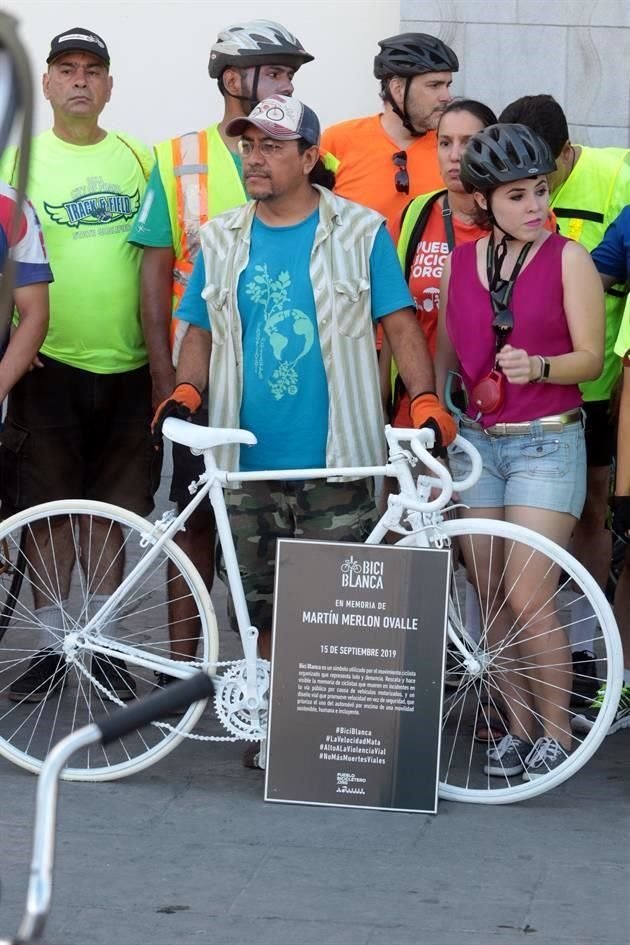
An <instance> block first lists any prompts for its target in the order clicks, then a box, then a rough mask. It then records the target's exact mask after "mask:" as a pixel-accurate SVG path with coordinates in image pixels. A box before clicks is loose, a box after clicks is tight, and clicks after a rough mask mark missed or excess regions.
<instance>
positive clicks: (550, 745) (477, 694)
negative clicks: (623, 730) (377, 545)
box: [402, 518, 623, 804]
mask: <svg viewBox="0 0 630 945" xmlns="http://www.w3.org/2000/svg"><path fill="white" fill-rule="evenodd" d="M423 538H424V543H425V544H426V540H427V539H428V541H429V544H434V543H438V542H441V541H442V540H443V539H444V538H446V539H448V540H450V541H451V544H452V549H453V572H452V576H451V585H450V597H449V605H448V606H449V619H448V624H449V636H451V635H454V636H456V637H457V639H458V640H459V641H460V643H461V644H462V647H463V649H464V651H465V653H464V654H462V653H461V652H460V650H459V649H458V648H457V646H454V645H453V641H450V642H448V657H449V662H450V666H449V670H448V675H447V686H446V687H445V690H444V703H443V713H442V733H441V752H440V797H442V798H444V799H448V800H455V801H466V802H472V803H481V804H506V803H510V802H512V801H520V800H525V799H527V798H530V797H533V796H535V795H537V794H541V793H543V792H544V791H548V790H550V789H551V788H554V787H556V786H557V785H559V784H561V783H562V782H563V781H565V780H566V779H567V778H569V777H571V775H573V774H575V772H576V771H578V770H579V768H581V767H582V765H583V764H585V762H586V761H588V759H589V758H590V757H591V756H592V755H593V753H594V752H595V750H596V749H597V747H598V745H599V744H600V743H601V741H602V740H603V738H604V737H605V735H606V733H607V731H608V728H609V725H610V722H611V721H612V718H613V716H614V713H615V711H616V708H617V704H618V699H619V694H620V691H621V684H622V675H623V658H622V652H621V643H620V640H619V633H618V630H617V625H616V623H615V620H614V617H613V614H612V611H611V608H610V605H609V604H608V601H607V600H606V598H605V596H604V594H603V593H602V591H601V590H600V588H599V587H598V585H597V584H596V582H595V581H594V580H593V578H592V577H591V576H590V574H589V573H588V572H587V571H586V570H585V569H584V568H583V567H582V565H581V564H579V562H578V561H576V560H575V559H574V558H573V557H572V556H571V555H570V554H569V553H568V552H567V551H565V550H564V549H563V548H561V547H559V546H558V545H556V544H555V543H554V542H551V541H549V540H548V539H546V538H544V537H543V536H542V535H539V534H538V533H536V532H533V531H531V530H530V529H527V528H523V527H521V526H517V525H513V524H511V523H508V522H502V521H498V520H492V519H488V520H486V519H472V518H471V519H457V520H454V521H448V522H444V523H442V524H441V525H440V527H439V529H437V530H432V529H429V530H427V531H426V532H424V533H423V536H409V537H408V538H405V539H403V541H402V543H403V544H412V543H414V542H420V543H422V542H423ZM471 586H472V588H474V591H472V592H473V593H474V594H475V595H476V598H477V600H476V604H477V607H476V608H474V609H475V610H477V611H478V621H476V620H472V619H471V608H470V607H469V608H468V611H467V607H466V594H470V593H471ZM475 623H478V626H474V625H473V624H475ZM576 627H577V628H578V629H579V634H580V640H581V646H583V648H584V649H588V650H590V651H592V653H593V654H594V660H593V661H592V669H593V670H594V674H595V677H596V678H592V679H590V680H589V682H590V683H592V684H593V687H594V689H597V688H598V687H604V688H603V690H600V691H603V692H604V695H603V701H602V704H601V708H600V709H599V712H598V713H597V714H596V717H595V718H594V721H593V724H592V727H591V728H590V730H589V731H587V732H583V731H576V730H575V729H574V728H573V726H572V719H573V716H574V714H575V709H572V707H571V701H572V688H573V683H574V679H575V675H574V669H575V667H574V662H573V657H572V651H571V645H570V643H571V639H572V636H573V634H572V629H574V628H576ZM484 730H485V731H484ZM480 733H481V734H483V735H484V740H481V739H480V737H479V736H480ZM507 734H511V735H512V736H516V737H517V738H518V739H519V741H517V742H514V743H513V745H512V748H513V750H512V751H511V752H510V753H509V754H508V753H506V751H507V748H506V743H503V745H502V744H501V743H502V742H503V738H504V736H505V735H507ZM536 749H538V750H537V751H536Z"/></svg>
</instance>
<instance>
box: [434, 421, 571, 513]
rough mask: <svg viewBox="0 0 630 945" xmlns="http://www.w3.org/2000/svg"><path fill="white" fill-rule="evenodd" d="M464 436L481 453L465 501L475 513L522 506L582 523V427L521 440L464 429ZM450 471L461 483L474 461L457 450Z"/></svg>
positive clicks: (522, 437)
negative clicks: (566, 515) (480, 466)
mask: <svg viewBox="0 0 630 945" xmlns="http://www.w3.org/2000/svg"><path fill="white" fill-rule="evenodd" d="M459 433H460V435H461V436H462V437H463V438H464V439H466V440H468V442H469V443H472V445H473V446H475V447H476V448H477V449H478V450H479V452H480V453H481V460H482V463H483V471H482V473H481V476H480V478H479V481H478V482H477V484H476V485H475V486H473V487H472V489H467V490H466V491H465V492H462V493H461V501H462V503H463V504H464V505H469V506H470V507H471V508H473V509H497V508H504V507H505V506H510V505H523V506H528V507H530V508H535V509H548V510H549V511H550V512H568V513H569V515H572V516H573V517H574V518H576V519H579V517H580V515H581V514H582V508H583V506H584V500H585V498H586V446H585V443H584V428H583V425H582V423H572V424H569V425H568V426H566V427H564V429H563V430H562V432H560V433H552V432H548V431H543V430H542V429H541V430H539V431H538V432H532V433H526V434H524V435H523V436H488V434H487V433H484V432H483V431H482V430H477V429H475V428H471V427H467V426H463V425H462V426H460V430H459ZM449 460H450V467H451V473H452V475H453V478H454V479H462V478H464V477H465V476H467V475H468V473H469V472H470V461H469V459H468V457H467V456H465V455H464V454H463V453H462V452H460V451H459V450H451V451H450V452H449Z"/></svg>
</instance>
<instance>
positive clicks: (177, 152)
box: [155, 125, 247, 348]
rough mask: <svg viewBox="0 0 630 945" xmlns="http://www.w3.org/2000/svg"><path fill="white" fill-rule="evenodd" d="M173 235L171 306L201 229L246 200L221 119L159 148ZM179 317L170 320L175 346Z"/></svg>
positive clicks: (184, 282) (186, 273)
mask: <svg viewBox="0 0 630 945" xmlns="http://www.w3.org/2000/svg"><path fill="white" fill-rule="evenodd" d="M155 155H156V160H157V166H158V170H159V173H160V178H161V180H162V186H163V188H164V194H165V196H166V202H167V204H168V213H169V217H170V221H171V233H172V236H173V244H172V245H173V251H174V254H175V261H174V264H173V298H172V312H173V314H174V313H175V312H176V310H177V306H178V305H179V303H180V301H181V299H182V296H183V294H184V291H185V289H186V285H187V284H188V279H189V277H190V273H191V272H192V268H193V264H194V261H195V259H196V256H197V253H198V252H199V230H200V228H201V227H202V226H203V225H204V223H207V222H208V220H211V219H212V218H213V217H216V216H218V214H220V213H224V212H225V211H226V210H233V209H234V208H235V207H239V206H241V205H242V204H244V203H245V202H246V201H247V195H246V193H245V189H244V187H243V183H242V181H241V178H240V176H239V173H238V170H237V167H236V164H235V163H234V159H233V157H232V155H231V154H230V152H229V150H228V148H227V147H226V145H225V143H224V141H223V139H222V138H221V135H220V134H219V129H218V125H211V126H210V128H206V129H205V130H204V131H192V132H189V133H188V134H185V135H182V136H181V137H179V138H171V139H170V140H169V141H163V142H162V144H158V145H157V147H156V149H155ZM177 325H178V323H177V319H175V318H173V321H172V325H171V347H173V348H174V347H175V345H176V340H177V336H178V334H179V332H178V328H177Z"/></svg>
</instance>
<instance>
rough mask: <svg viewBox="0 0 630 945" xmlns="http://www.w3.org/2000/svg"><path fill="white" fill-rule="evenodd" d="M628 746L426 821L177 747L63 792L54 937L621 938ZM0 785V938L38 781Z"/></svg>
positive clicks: (628, 922) (402, 941)
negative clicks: (266, 795)
mask: <svg viewBox="0 0 630 945" xmlns="http://www.w3.org/2000/svg"><path fill="white" fill-rule="evenodd" d="M217 606H218V611H219V614H220V616H221V622H222V624H223V626H225V616H224V596H223V595H222V594H221V595H219V596H218V600H217ZM223 638H224V640H225V641H226V643H227V648H228V649H229V648H230V646H231V645H232V640H231V636H230V635H229V634H228V633H227V631H223ZM211 726H213V722H212V720H211V719H210V717H209V716H208V717H205V718H204V720H202V724H201V730H202V731H203V730H204V729H205V730H208V729H209V728H210V727H211ZM629 747H630V732H622V733H620V734H618V735H615V736H613V737H611V738H609V739H608V740H607V741H606V743H605V744H604V746H603V748H602V749H601V750H600V752H599V753H598V755H597V756H596V758H595V759H594V760H593V761H592V762H591V763H590V764H589V765H588V766H587V768H586V769H585V770H583V771H582V772H580V773H579V774H578V775H577V776H576V777H575V778H573V779H572V780H571V781H570V782H569V783H567V784H565V785H563V786H562V787H561V788H559V789H558V790H556V791H555V792H554V793H552V794H547V795H544V796H543V797H541V798H538V799H535V800H533V801H529V802H526V803H524V804H521V805H518V806H508V807H494V808H493V807H479V806H469V805H458V804H452V803H442V804H441V806H440V809H439V813H438V815H437V816H435V817H433V816H424V815H414V814H392V813H384V812H383V813H382V812H374V811H360V810H349V809H347V810H343V809H333V808H316V807H301V806H288V805H277V804H265V803H264V801H263V799H262V795H263V777H262V773H259V772H253V771H248V770H245V769H243V768H242V767H241V764H240V754H241V748H240V746H239V745H234V744H223V745H221V744H213V745H211V746H208V745H201V744H195V743H184V744H183V745H181V746H180V747H178V748H177V749H176V750H175V751H174V752H173V753H172V754H171V755H170V756H169V757H168V758H166V759H165V760H164V761H162V762H161V763H160V764H159V765H157V766H154V767H153V768H151V769H149V770H148V771H146V772H144V773H141V774H139V775H137V776H136V777H133V778H131V779H128V780H126V781H119V782H115V783H111V784H101V785H98V784H96V785H94V784H64V785H63V786H62V790H61V801H60V815H59V845H58V857H57V867H56V871H55V879H56V885H55V892H54V901H53V909H52V914H51V917H50V920H49V925H48V929H47V934H46V942H47V943H49V945H210V943H215V942H216V943H221V945H245V943H248V942H255V943H256V945H495V943H496V945H519V943H522V942H527V943H529V945H536V943H538V945H623V943H627V942H628V941H630V911H629V907H628V900H629V898H630V897H629V896H628V893H629V891H630V887H629V882H628V871H627V863H628V850H629V849H630V813H629V811H630V805H629V803H628V802H629V801H630V752H629ZM0 778H1V780H0V831H1V833H0V876H1V879H2V887H3V889H2V893H3V894H2V901H1V902H0V936H1V935H2V934H9V933H12V932H13V930H14V929H15V927H16V925H17V922H18V918H19V915H20V912H21V908H22V905H23V899H24V893H25V888H26V880H27V870H28V861H29V857H30V842H31V820H32V811H33V800H34V790H35V779H34V778H33V777H32V776H31V775H28V774H27V773H25V772H23V771H21V770H20V769H18V768H15V767H12V766H11V765H10V764H9V763H8V762H5V761H4V760H2V759H0Z"/></svg>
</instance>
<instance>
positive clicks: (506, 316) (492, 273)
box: [486, 233, 533, 352]
mask: <svg viewBox="0 0 630 945" xmlns="http://www.w3.org/2000/svg"><path fill="white" fill-rule="evenodd" d="M532 245H533V244H532V243H525V245H524V246H523V248H522V249H521V251H520V253H519V254H518V259H517V260H516V262H515V263H514V267H513V269H512V272H511V273H510V277H509V279H502V278H501V266H502V265H503V261H504V259H505V257H506V255H507V240H506V238H505V237H504V238H503V239H502V240H501V242H500V243H499V245H498V246H497V247H496V249H495V245H494V233H493V234H492V235H491V236H490V239H489V240H488V249H487V252H486V272H487V274H488V289H489V291H490V302H491V304H492V311H493V313H494V318H493V319H492V329H493V331H494V333H495V336H496V350H497V352H499V351H500V350H501V348H502V347H503V345H504V344H505V343H506V341H507V339H508V337H509V335H510V334H511V332H512V329H513V328H514V315H513V314H512V311H511V309H510V307H509V305H510V300H511V298H512V291H513V289H514V284H515V282H516V280H517V278H518V275H519V273H520V271H521V269H522V268H523V263H524V262H525V260H526V259H527V254H528V253H529V251H530V249H531V248H532Z"/></svg>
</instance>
